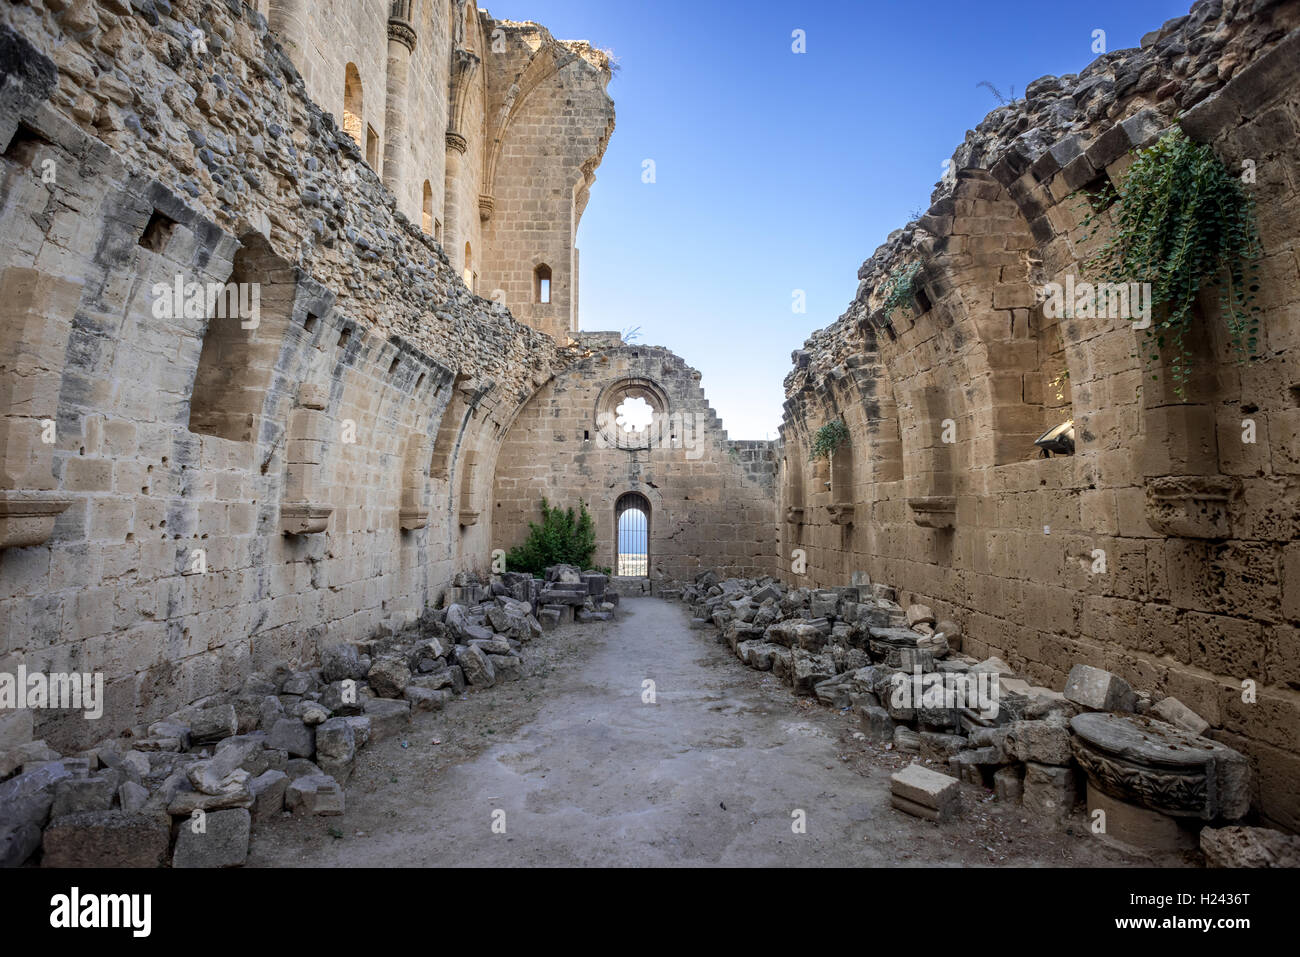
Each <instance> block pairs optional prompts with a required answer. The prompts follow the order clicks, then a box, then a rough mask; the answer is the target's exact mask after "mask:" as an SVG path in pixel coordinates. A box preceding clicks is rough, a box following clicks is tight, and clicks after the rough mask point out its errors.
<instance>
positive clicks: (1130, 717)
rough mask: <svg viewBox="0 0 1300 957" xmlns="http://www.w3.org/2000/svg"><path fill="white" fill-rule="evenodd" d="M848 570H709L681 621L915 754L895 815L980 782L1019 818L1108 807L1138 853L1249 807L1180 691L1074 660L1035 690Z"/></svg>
mask: <svg viewBox="0 0 1300 957" xmlns="http://www.w3.org/2000/svg"><path fill="white" fill-rule="evenodd" d="M855 580H856V581H858V582H859V584H854V585H848V586H840V587H835V588H818V589H809V588H791V587H789V586H787V585H785V584H783V583H781V582H780V581H778V580H776V579H773V578H760V579H738V578H725V579H724V578H721V577H720V576H719V575H718V574H717V573H715V572H713V571H705V572H702V573H700V574H699V575H697V576H696V578H695V580H694V582H693V583H691V584H688V585H686V586H685V587H684V588H683V589H682V592H681V598H682V600H683V601H685V602H686V603H687V604H688V605H689V606H690V609H691V614H692V615H693V619H692V628H695V629H710V628H712V629H715V630H716V634H717V640H718V641H719V642H720V643H722V644H725V645H727V646H728V647H730V648H731V650H732V651H733V652H734V653H735V655H736V657H737V658H739V659H740V660H741V661H743V662H744V663H745V664H746V665H748V666H749V667H751V668H754V669H755V670H758V671H767V672H771V674H772V675H773V676H774V677H776V678H777V679H779V680H780V681H782V682H783V683H785V684H786V685H788V686H790V688H791V689H792V690H793V691H794V692H795V693H796V694H800V695H805V696H808V697H809V698H815V699H816V700H817V701H820V702H821V703H822V704H825V705H828V706H830V707H833V708H837V709H840V710H844V711H850V712H852V713H854V714H855V715H856V716H857V720H858V724H859V728H860V731H859V732H858V734H859V736H860V739H861V740H864V741H867V742H870V743H872V744H875V745H878V746H881V747H884V748H886V749H889V750H893V751H896V752H899V753H900V754H911V755H915V756H916V760H918V761H920V762H923V763H914V764H913V765H911V766H909V767H908V768H905V769H903V770H902V771H900V772H899V773H898V774H895V775H894V777H893V790H892V797H891V802H892V804H893V806H894V807H895V808H897V809H899V810H900V811H904V812H906V813H908V814H912V815H914V816H917V817H923V818H926V819H929V820H932V821H936V822H940V823H943V822H946V821H949V820H952V818H953V817H954V816H956V814H957V804H956V800H955V795H956V794H957V793H958V788H959V782H964V783H966V784H967V785H973V786H976V787H979V788H983V789H986V794H987V797H986V798H984V800H996V801H1000V802H1005V803H1007V804H1009V805H1019V806H1020V807H1021V809H1022V811H1023V812H1024V813H1025V815H1026V817H1025V820H1027V821H1028V820H1031V819H1032V820H1033V821H1034V822H1035V823H1038V824H1049V825H1053V826H1060V825H1063V824H1064V823H1065V822H1066V821H1067V820H1068V819H1069V818H1070V817H1071V815H1073V814H1074V813H1075V811H1076V808H1077V806H1078V805H1079V803H1080V801H1081V799H1083V800H1086V806H1087V809H1088V810H1089V811H1090V812H1091V811H1094V810H1097V809H1101V810H1104V811H1105V812H1106V817H1107V819H1108V820H1109V822H1110V824H1109V825H1108V828H1109V833H1106V832H1103V836H1105V837H1107V838H1108V839H1110V841H1111V843H1114V844H1116V845H1117V846H1120V847H1122V848H1124V849H1126V850H1130V851H1137V852H1139V853H1154V852H1158V851H1166V850H1173V849H1184V848H1186V847H1187V846H1188V842H1189V840H1190V843H1191V844H1193V845H1194V843H1195V829H1196V828H1200V827H1203V826H1204V825H1206V824H1209V823H1211V822H1218V823H1232V822H1237V821H1241V820H1242V819H1243V818H1245V817H1246V815H1247V814H1248V812H1249V810H1250V793H1251V790H1250V786H1251V773H1250V766H1249V762H1248V761H1247V759H1246V758H1245V757H1243V756H1242V755H1241V754H1239V753H1237V752H1236V751H1234V750H1232V749H1231V748H1229V747H1227V746H1226V745H1223V744H1221V743H1219V742H1217V741H1213V740H1211V739H1210V738H1207V737H1204V736H1202V732H1204V731H1205V730H1207V729H1208V727H1209V725H1208V723H1207V722H1205V720H1204V719H1203V718H1201V717H1200V716H1199V715H1197V714H1195V713H1194V712H1193V711H1191V710H1190V709H1189V708H1187V707H1186V706H1185V705H1183V704H1182V703H1181V702H1179V701H1178V700H1177V699H1175V698H1165V699H1163V700H1161V701H1160V702H1159V703H1157V704H1156V705H1154V706H1152V704H1151V698H1150V696H1148V695H1146V694H1144V693H1142V692H1139V691H1135V690H1134V689H1133V688H1132V687H1130V686H1129V684H1128V683H1127V682H1126V681H1124V680H1123V679H1122V678H1120V677H1119V676H1118V675H1115V674H1112V673H1110V672H1108V671H1105V670H1103V669H1101V668H1096V667H1093V666H1091V665H1086V664H1078V665H1076V666H1075V667H1074V668H1073V669H1071V671H1070V674H1069V677H1068V679H1067V681H1066V683H1065V687H1064V688H1063V689H1061V690H1055V689H1051V688H1043V687H1039V686H1036V685H1034V684H1032V683H1030V682H1029V681H1028V680H1025V679H1024V678H1021V677H1018V676H1017V675H1016V674H1015V671H1014V670H1013V669H1012V668H1011V667H1010V666H1009V665H1008V664H1007V663H1006V662H1005V661H1002V660H1001V659H999V658H988V659H985V660H984V661H980V660H977V659H975V658H972V657H970V656H968V655H963V654H961V651H960V649H961V647H962V642H961V637H962V629H961V626H960V624H958V623H957V622H955V621H952V620H943V621H939V620H937V616H936V615H935V614H934V612H933V611H932V610H931V609H930V608H928V607H927V606H925V605H921V604H912V605H909V606H908V607H906V608H904V607H902V606H901V605H899V604H898V601H897V597H898V596H897V593H896V591H895V590H894V589H893V588H891V587H889V586H887V585H882V584H878V583H877V584H872V583H870V582H869V581H867V579H866V576H865V575H862V574H860V573H859V574H858V575H856V576H855ZM925 764H934V765H938V766H939V769H940V770H932V769H931V768H928V767H925V766H924V765H925ZM945 766H946V767H945ZM942 770H946V773H940V772H941V771H942ZM1085 783H1086V787H1085ZM1180 785H1181V786H1180ZM1235 830H1240V829H1235ZM1235 830H1234V829H1232V828H1225V829H1224V831H1225V832H1232V833H1235ZM1203 833H1207V832H1203ZM1144 835H1145V836H1144ZM1209 840H1211V841H1212V840H1213V839H1212V838H1211V839H1209ZM1234 840H1236V843H1237V844H1241V845H1243V846H1245V841H1244V839H1235V838H1234ZM1226 845H1227V841H1226V839H1220V840H1219V843H1218V844H1216V845H1215V847H1216V849H1217V848H1219V847H1225V846H1226ZM1253 846H1254V845H1251V847H1252V848H1253ZM1218 853H1220V854H1221V856H1227V854H1228V852H1227V851H1222V852H1218ZM1242 853H1243V854H1250V853H1254V851H1243V852H1242ZM1273 853H1274V856H1279V857H1285V853H1286V852H1285V851H1284V850H1277V851H1274V852H1273ZM1257 856H1259V857H1261V858H1262V857H1264V856H1266V855H1265V853H1264V852H1262V851H1261V852H1259V853H1258V854H1257Z"/></svg>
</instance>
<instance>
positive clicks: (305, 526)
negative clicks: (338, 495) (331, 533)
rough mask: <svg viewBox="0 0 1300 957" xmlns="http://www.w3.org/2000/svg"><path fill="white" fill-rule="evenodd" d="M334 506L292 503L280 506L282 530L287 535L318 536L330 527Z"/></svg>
mask: <svg viewBox="0 0 1300 957" xmlns="http://www.w3.org/2000/svg"><path fill="white" fill-rule="evenodd" d="M333 514H334V506H333V505H313V504H311V503H309V502H292V503H289V504H286V505H281V506H280V530H281V531H283V532H284V534H286V535H317V534H319V533H321V532H323V531H325V529H326V528H327V527H328V526H329V522H330V516H331V515H333Z"/></svg>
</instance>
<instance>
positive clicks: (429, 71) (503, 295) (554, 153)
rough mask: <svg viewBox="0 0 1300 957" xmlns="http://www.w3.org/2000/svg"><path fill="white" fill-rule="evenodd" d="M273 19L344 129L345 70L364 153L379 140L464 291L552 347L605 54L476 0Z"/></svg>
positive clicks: (400, 192)
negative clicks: (541, 270)
mask: <svg viewBox="0 0 1300 957" xmlns="http://www.w3.org/2000/svg"><path fill="white" fill-rule="evenodd" d="M268 19H269V24H270V29H271V31H272V33H273V34H274V35H275V36H276V37H277V38H278V39H279V40H280V41H281V42H282V43H283V44H284V47H285V50H286V52H287V53H288V54H289V56H290V58H291V59H292V60H293V62H294V64H295V65H296V66H298V67H299V70H300V71H301V72H302V74H303V76H304V79H305V82H306V85H307V91H308V94H309V95H310V96H311V97H312V98H313V99H314V100H315V101H316V102H318V103H320V104H321V106H322V107H323V108H324V109H325V110H327V111H328V112H330V113H331V114H333V116H334V117H335V120H336V121H337V122H338V124H339V125H340V126H345V125H346V123H345V118H344V111H345V106H346V104H345V89H346V87H347V82H348V76H349V74H348V70H349V69H355V71H356V73H355V80H356V85H355V86H354V89H359V90H360V97H359V102H360V111H361V112H360V117H361V119H360V124H359V134H358V135H359V136H360V142H361V145H362V151H363V154H365V152H366V149H367V143H368V137H369V136H370V134H371V131H373V133H374V135H375V136H376V137H377V139H378V142H379V144H380V145H379V148H378V157H377V159H376V162H374V163H372V164H371V165H372V166H373V168H374V170H375V172H376V173H379V174H381V176H382V179H383V182H384V184H385V185H386V186H387V187H388V188H389V189H390V190H391V191H392V192H393V194H394V195H395V196H396V197H397V200H398V209H399V210H401V212H402V213H403V214H404V215H406V217H407V218H409V219H410V220H411V221H412V222H414V223H416V224H417V225H420V226H421V227H422V228H425V229H426V231H428V232H430V233H431V234H433V235H435V236H436V237H437V238H438V239H439V240H440V241H441V242H442V243H443V245H444V247H445V249H446V250H447V254H448V256H449V258H450V260H451V263H452V265H453V266H454V267H455V269H456V272H457V274H458V275H461V276H462V277H464V278H465V279H466V282H467V284H468V285H470V286H471V288H472V289H473V291H475V292H477V293H478V294H479V295H481V296H484V297H485V298H489V299H492V300H493V301H496V302H500V303H502V304H504V305H505V306H507V307H508V308H509V309H510V310H511V311H512V312H513V313H514V314H515V315H516V316H517V317H519V318H520V319H522V320H524V321H525V322H527V323H528V324H530V325H532V326H534V327H535V328H538V329H542V330H543V331H545V332H548V333H549V334H551V335H552V336H555V337H557V338H560V339H563V337H564V336H565V335H566V334H567V333H569V332H570V331H576V329H577V328H578V325H577V294H576V293H577V266H576V255H575V250H574V243H575V240H576V233H577V228H578V223H579V222H580V221H581V219H582V212H583V209H584V208H585V205H586V200H587V194H588V191H589V190H590V187H591V184H592V182H594V180H595V168H596V166H598V165H599V163H600V159H601V157H602V156H603V155H604V152H605V147H606V146H607V145H608V142H609V137H610V134H611V133H612V131H613V125H614V106H613V102H612V101H611V100H610V98H609V95H608V94H607V93H606V87H607V86H608V84H609V80H610V77H611V73H610V61H609V56H608V54H606V53H604V52H602V51H599V50H596V49H594V48H593V47H591V46H590V45H589V44H587V43H582V42H577V41H557V40H556V39H555V38H554V37H552V36H551V34H550V33H549V32H547V30H546V29H545V28H544V27H541V26H539V25H538V24H535V23H514V22H510V21H499V20H495V19H493V18H492V17H491V16H489V15H488V13H487V12H486V11H480V10H479V9H478V7H477V6H476V4H475V3H473V2H472V0H271V4H270V7H269V14H268ZM355 102H356V101H354V103H355ZM426 185H427V192H426ZM426 196H428V197H429V198H430V200H431V206H430V208H429V209H428V211H427V213H426V205H425V204H426ZM426 220H427V221H426ZM539 265H546V266H548V267H549V268H550V269H551V270H552V273H553V275H552V295H551V300H550V302H549V303H542V302H539V301H538V297H537V295H536V293H535V284H534V270H535V269H536V267H537V266H539Z"/></svg>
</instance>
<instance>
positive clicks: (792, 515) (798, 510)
mask: <svg viewBox="0 0 1300 957" xmlns="http://www.w3.org/2000/svg"><path fill="white" fill-rule="evenodd" d="M785 520H786V521H787V522H788V523H790V524H791V525H802V524H803V506H802V505H789V506H786V510H785Z"/></svg>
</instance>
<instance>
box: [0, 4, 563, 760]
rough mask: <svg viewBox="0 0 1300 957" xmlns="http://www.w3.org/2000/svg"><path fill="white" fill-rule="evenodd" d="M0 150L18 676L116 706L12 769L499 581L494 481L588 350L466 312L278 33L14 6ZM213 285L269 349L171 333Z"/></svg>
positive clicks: (4, 631) (233, 319) (4, 62)
mask: <svg viewBox="0 0 1300 957" xmlns="http://www.w3.org/2000/svg"><path fill="white" fill-rule="evenodd" d="M195 30H198V31H201V33H200V36H202V37H203V38H204V39H205V44H204V45H203V46H202V47H196V46H194V45H193V43H192V37H193V31H195ZM0 148H2V149H3V155H2V156H0V233H2V234H3V235H4V236H5V242H4V244H3V245H2V246H0V310H2V311H3V315H0V453H2V457H0V461H2V462H3V471H0V635H3V642H2V643H0V670H3V671H7V672H10V673H12V672H14V671H15V669H16V667H17V665H19V664H23V665H25V666H26V667H27V668H28V669H29V670H31V671H44V672H60V671H63V672H67V671H78V672H82V671H99V672H102V673H104V675H105V676H106V683H107V705H106V713H105V716H104V718H103V719H101V720H100V721H98V722H87V721H84V720H82V719H81V717H80V716H79V715H76V716H73V717H70V718H69V717H64V716H63V715H62V714H61V713H59V712H53V711H40V712H35V713H34V712H32V711H30V710H23V711H18V712H9V713H6V714H5V715H4V716H0V743H2V744H3V745H4V746H9V745H10V744H13V743H16V742H20V741H23V740H27V739H30V738H31V737H32V736H33V735H34V736H36V737H44V738H47V739H48V740H49V741H50V742H51V743H52V744H56V745H57V746H63V747H75V746H76V745H78V744H83V745H84V744H85V743H86V742H88V741H90V740H91V739H92V738H94V739H99V738H102V737H104V736H106V735H108V734H112V733H114V731H116V730H120V729H122V728H125V727H129V726H131V725H134V724H138V723H141V722H145V721H149V720H154V719H156V718H158V717H160V716H163V715H165V714H168V713H170V712H172V711H174V710H176V709H177V708H178V707H179V706H182V705H184V704H187V703H190V702H193V701H196V700H198V699H200V698H203V697H204V696H207V695H209V694H213V693H216V692H218V691H222V690H232V689H233V688H235V687H237V686H238V684H239V682H240V680H241V677H242V676H243V675H244V674H246V673H247V672H248V670H249V669H250V668H252V667H265V666H266V665H268V664H269V663H270V662H272V661H274V660H277V659H285V660H289V661H298V662H302V661H308V660H310V659H312V658H313V657H314V655H315V652H316V649H317V648H318V647H319V646H320V645H321V644H322V643H327V642H330V641H335V640H339V639H341V638H356V637H359V636H363V635H367V634H372V633H375V632H377V631H382V630H384V629H386V628H395V627H400V626H401V625H403V624H405V623H407V622H409V621H410V620H411V619H412V618H414V617H415V616H417V615H418V614H419V613H420V611H421V610H422V609H423V607H424V606H425V605H426V604H427V603H431V602H435V601H436V600H437V599H438V597H439V594H440V592H441V591H442V590H443V589H444V588H445V587H446V586H447V584H448V583H449V581H450V579H451V577H452V576H453V574H454V573H455V572H456V571H459V570H462V569H466V568H477V569H480V570H483V571H486V569H487V564H488V545H489V542H490V540H491V537H492V536H491V531H490V522H491V512H490V510H488V509H482V511H483V512H486V514H485V515H484V516H483V521H482V522H481V523H480V521H479V515H478V506H477V503H480V502H486V501H488V499H489V496H490V494H491V472H490V469H487V468H484V467H482V466H480V465H479V464H478V463H479V462H480V461H489V462H490V461H491V460H492V459H493V458H494V457H495V448H496V445H497V444H498V443H499V442H500V437H501V436H502V435H503V434H504V432H505V430H506V428H507V427H508V425H509V423H510V422H511V421H512V420H513V418H514V416H515V414H516V412H517V410H518V409H519V408H520V406H521V405H522V404H523V403H524V402H525V401H526V400H527V399H528V397H529V396H530V395H531V394H532V393H533V392H534V391H535V390H536V389H537V387H538V386H540V385H541V384H542V383H544V382H545V381H547V380H548V379H549V378H550V377H551V375H552V374H553V372H554V370H555V369H557V368H562V367H563V366H564V364H565V363H566V362H568V361H569V359H570V353H571V350H566V349H562V348H558V347H557V345H556V343H555V341H554V340H553V339H551V338H550V337H549V336H546V335H544V334H542V333H540V332H537V331H535V330H533V329H531V328H529V327H528V326H526V325H523V324H522V323H520V322H518V321H516V320H515V319H514V318H513V317H511V316H510V315H509V313H507V312H504V311H502V310H500V309H497V308H494V307H493V306H492V304H490V303H488V302H487V301H485V300H483V299H480V298H476V297H473V296H471V295H470V294H469V293H468V291H467V290H466V289H465V287H464V286H463V285H462V283H461V282H460V280H459V278H458V277H457V276H456V274H455V270H454V269H453V268H452V267H451V266H450V265H449V264H448V262H447V260H446V258H445V257H444V256H443V254H442V251H441V248H440V247H439V246H438V244H437V243H436V242H434V241H433V240H432V238H430V237H428V236H426V235H425V234H424V233H422V232H421V230H420V229H419V228H418V227H417V226H416V225H414V224H412V223H410V222H408V221H407V220H406V218H405V217H403V216H402V215H401V214H400V212H398V211H397V210H396V208H395V199H394V197H393V196H392V194H391V193H389V192H388V191H387V190H385V189H384V188H383V186H382V184H381V183H380V182H379V180H378V179H377V177H376V176H375V175H374V173H373V172H372V171H371V170H370V168H369V167H368V166H367V165H366V164H365V163H364V162H362V160H361V156H360V154H359V152H358V150H357V148H356V146H355V144H354V143H353V142H352V140H351V139H350V138H349V137H348V136H347V135H346V134H344V133H343V132H342V131H340V130H339V129H338V128H337V127H336V125H335V123H334V121H333V119H332V118H331V117H330V116H329V115H328V114H327V113H325V112H323V111H322V110H321V109H320V108H319V107H318V106H317V105H316V104H315V103H313V102H312V101H311V99H310V98H309V96H308V94H307V90H306V88H305V87H304V85H303V83H302V80H301V78H300V77H299V76H298V74H297V71H296V70H295V69H294V67H293V65H292V64H291V63H290V62H289V60H288V59H287V57H286V56H285V55H284V54H283V52H281V50H280V48H279V47H278V46H277V45H276V44H275V43H274V42H273V39H272V37H271V36H270V35H269V34H268V32H267V30H266V27H265V22H264V21H263V20H261V19H260V18H258V17H257V16H255V15H254V14H253V13H252V12H251V11H250V10H249V9H248V8H247V7H245V6H243V5H241V4H238V3H215V4H214V3H204V2H200V0H177V2H173V3H171V4H170V5H169V6H167V7H166V8H164V7H161V6H155V5H153V4H150V3H137V4H128V3H125V2H117V0H104V2H102V3H97V4H93V5H83V4H65V3H57V2H53V3H49V2H47V3H45V4H43V5H42V6H40V7H35V6H31V5H27V4H7V5H5V6H4V7H3V9H2V11H0ZM209 282H211V283H221V284H225V283H232V284H246V285H245V287H244V288H245V289H247V290H249V291H251V290H253V289H256V290H257V291H258V292H259V294H260V313H259V314H258V315H257V317H256V322H253V321H252V318H251V313H240V314H238V315H231V314H229V313H222V312H221V311H219V310H218V309H217V307H216V305H215V303H213V302H204V301H203V300H202V299H195V300H193V307H192V308H189V309H187V308H184V306H183V305H182V307H181V308H179V309H176V310H169V309H166V308H163V306H165V305H166V304H167V302H168V301H169V300H167V299H165V298H164V297H163V296H162V295H161V293H162V292H165V291H166V290H169V289H172V288H174V287H175V286H176V284H177V283H180V284H181V286H182V289H183V290H184V287H185V285H186V284H193V283H209ZM245 320H247V321H245ZM47 433H48V437H49V438H50V439H51V440H52V441H51V442H48V443H47V442H44V441H42V438H43V437H45V436H46V435H47Z"/></svg>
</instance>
